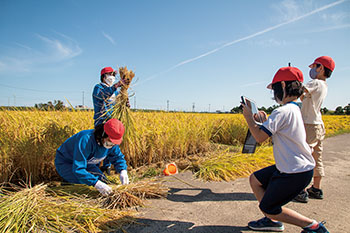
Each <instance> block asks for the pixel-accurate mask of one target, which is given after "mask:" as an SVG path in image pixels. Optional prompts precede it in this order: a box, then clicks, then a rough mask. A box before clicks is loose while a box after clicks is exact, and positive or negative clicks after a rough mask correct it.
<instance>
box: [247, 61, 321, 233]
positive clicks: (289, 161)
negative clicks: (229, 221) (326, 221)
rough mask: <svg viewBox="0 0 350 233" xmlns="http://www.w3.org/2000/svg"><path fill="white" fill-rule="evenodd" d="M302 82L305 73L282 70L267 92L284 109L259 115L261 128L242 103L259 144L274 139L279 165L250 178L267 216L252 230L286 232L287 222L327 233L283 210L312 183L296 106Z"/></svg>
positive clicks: (311, 162) (252, 225)
mask: <svg viewBox="0 0 350 233" xmlns="http://www.w3.org/2000/svg"><path fill="white" fill-rule="evenodd" d="M303 80H304V79H303V74H302V72H301V71H300V70H299V69H298V68H296V67H283V68H280V69H279V70H278V71H277V73H276V74H275V76H274V78H273V80H272V83H271V84H269V85H268V88H269V89H272V90H273V93H274V99H275V101H276V102H277V103H279V104H280V105H282V106H281V107H278V108H277V109H275V110H274V111H273V112H272V113H271V115H270V116H269V117H268V118H267V115H266V113H265V112H259V114H260V115H261V116H263V123H262V125H258V124H257V123H256V122H255V121H254V116H253V114H252V111H251V109H250V108H249V107H248V106H247V105H245V104H243V103H242V107H243V115H244V118H245V119H246V121H247V123H248V127H249V130H250V131H251V133H252V135H253V137H254V138H255V139H256V141H257V142H259V143H261V142H263V141H265V140H267V139H268V138H269V137H271V138H272V141H273V155H274V158H275V163H276V164H275V165H272V166H269V167H266V168H263V169H261V170H258V171H256V172H254V173H253V174H251V175H250V177H249V182H250V186H251V188H252V190H253V193H254V195H255V197H256V198H257V200H258V201H259V208H260V210H261V211H262V212H263V214H264V215H265V217H264V218H262V219H259V220H257V221H251V222H249V223H248V227H249V228H250V229H252V230H258V231H262V230H269V231H283V230H284V225H283V223H282V222H285V223H289V224H293V225H297V226H300V227H301V228H303V230H302V232H328V231H327V229H326V228H325V227H324V225H323V223H322V222H320V223H318V222H316V221H315V220H312V219H310V218H308V217H305V216H303V215H301V214H299V213H297V212H295V211H294V210H291V209H289V208H286V207H283V206H284V205H285V204H287V203H288V202H290V201H291V200H293V198H294V197H295V196H297V195H298V193H300V191H301V190H303V189H305V187H306V186H307V185H308V184H309V183H310V181H311V179H312V176H313V169H314V167H315V161H314V159H313V157H312V155H311V149H310V147H309V145H308V144H307V143H306V134H305V128H304V123H303V119H302V116H301V111H300V108H299V106H298V105H297V103H296V101H297V99H298V98H299V97H300V96H301V94H302V93H303V85H302V82H303Z"/></svg>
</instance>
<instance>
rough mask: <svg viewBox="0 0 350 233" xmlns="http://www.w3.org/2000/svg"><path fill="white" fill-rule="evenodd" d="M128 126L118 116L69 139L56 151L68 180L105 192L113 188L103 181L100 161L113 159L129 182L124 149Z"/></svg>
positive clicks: (60, 169)
mask: <svg viewBox="0 0 350 233" xmlns="http://www.w3.org/2000/svg"><path fill="white" fill-rule="evenodd" d="M124 131H125V128H124V126H123V124H122V122H120V121H119V120H117V119H110V120H108V121H107V122H106V123H105V124H101V125H99V126H98V127H97V128H95V129H94V130H93V129H91V130H83V131H81V132H79V133H77V134H75V135H73V136H72V137H70V138H68V139H67V140H66V141H65V142H64V143H63V144H62V145H61V146H60V147H59V148H58V149H57V152H56V158H55V166H56V170H57V172H58V174H59V175H60V176H61V177H62V178H63V179H64V180H65V181H67V182H70V183H76V184H86V185H89V186H94V187H95V188H96V189H97V190H98V191H99V192H100V193H101V194H102V195H108V194H109V193H110V192H111V191H112V189H111V188H110V187H109V186H108V185H107V184H106V183H105V182H103V180H104V175H103V173H102V171H101V170H100V169H99V167H98V165H99V163H100V161H102V160H103V159H105V158H106V157H108V158H109V161H111V163H112V164H113V165H114V167H115V168H116V170H117V172H119V173H120V180H121V182H122V184H128V183H129V178H128V175H127V171H126V169H127V165H126V161H125V159H124V155H123V154H122V152H121V151H120V148H119V144H120V143H121V142H122V139H123V134H124Z"/></svg>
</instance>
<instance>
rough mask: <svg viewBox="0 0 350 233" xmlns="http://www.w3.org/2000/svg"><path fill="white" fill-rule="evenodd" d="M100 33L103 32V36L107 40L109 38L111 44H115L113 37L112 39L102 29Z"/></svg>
mask: <svg viewBox="0 0 350 233" xmlns="http://www.w3.org/2000/svg"><path fill="white" fill-rule="evenodd" d="M102 34H103V36H104V37H105V38H106V39H107V40H109V42H111V43H112V44H113V45H115V41H114V39H113V38H112V37H111V36H110V35H108V34H107V33H105V32H104V31H102Z"/></svg>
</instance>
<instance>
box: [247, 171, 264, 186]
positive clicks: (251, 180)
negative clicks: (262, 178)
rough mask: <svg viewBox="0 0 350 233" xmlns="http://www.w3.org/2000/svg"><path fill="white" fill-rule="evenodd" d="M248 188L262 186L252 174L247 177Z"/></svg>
mask: <svg viewBox="0 0 350 233" xmlns="http://www.w3.org/2000/svg"><path fill="white" fill-rule="evenodd" d="M249 184H250V186H262V184H261V183H260V182H259V180H258V179H257V178H256V177H255V175H254V173H253V174H251V175H250V176H249Z"/></svg>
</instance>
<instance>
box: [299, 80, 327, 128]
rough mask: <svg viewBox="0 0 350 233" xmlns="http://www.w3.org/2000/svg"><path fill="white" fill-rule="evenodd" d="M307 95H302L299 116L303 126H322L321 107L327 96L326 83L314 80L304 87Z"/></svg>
mask: <svg viewBox="0 0 350 233" xmlns="http://www.w3.org/2000/svg"><path fill="white" fill-rule="evenodd" d="M305 88H306V89H307V90H308V93H306V94H305V95H304V99H303V104H302V107H301V114H302V116H303V120H304V123H305V124H315V125H319V124H323V121H322V115H321V106H322V103H323V101H324V99H325V98H326V96H327V91H328V86H327V83H326V81H323V80H319V79H314V80H311V81H310V82H308V83H307V84H306V85H305Z"/></svg>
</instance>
